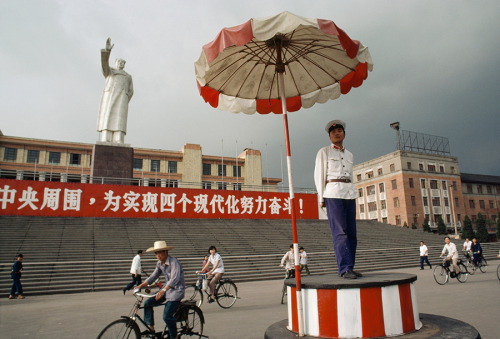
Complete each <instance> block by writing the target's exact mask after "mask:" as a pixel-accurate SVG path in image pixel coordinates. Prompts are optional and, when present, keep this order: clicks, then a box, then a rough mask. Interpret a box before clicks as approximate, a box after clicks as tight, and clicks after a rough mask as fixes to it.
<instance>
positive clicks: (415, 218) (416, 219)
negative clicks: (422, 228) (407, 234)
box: [413, 214, 418, 226]
mask: <svg viewBox="0 0 500 339" xmlns="http://www.w3.org/2000/svg"><path fill="white" fill-rule="evenodd" d="M413 223H414V224H415V226H416V225H418V214H414V215H413Z"/></svg>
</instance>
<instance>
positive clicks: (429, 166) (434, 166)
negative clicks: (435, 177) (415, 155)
mask: <svg viewBox="0 0 500 339" xmlns="http://www.w3.org/2000/svg"><path fill="white" fill-rule="evenodd" d="M427 170H428V171H429V172H436V165H434V164H428V165H427Z"/></svg>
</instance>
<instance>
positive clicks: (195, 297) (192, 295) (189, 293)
mask: <svg viewBox="0 0 500 339" xmlns="http://www.w3.org/2000/svg"><path fill="white" fill-rule="evenodd" d="M183 300H188V301H194V302H196V306H198V307H201V305H202V304H203V293H202V292H201V291H200V290H199V289H198V288H197V287H196V285H187V286H186V290H185V292H184V299H183Z"/></svg>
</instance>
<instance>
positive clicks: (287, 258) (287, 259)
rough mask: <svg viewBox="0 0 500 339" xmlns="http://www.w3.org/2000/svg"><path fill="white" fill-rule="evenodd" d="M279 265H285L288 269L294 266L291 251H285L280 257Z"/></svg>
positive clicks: (293, 257)
mask: <svg viewBox="0 0 500 339" xmlns="http://www.w3.org/2000/svg"><path fill="white" fill-rule="evenodd" d="M281 266H285V268H286V269H288V270H292V269H293V268H294V267H295V256H294V254H293V253H292V251H288V252H286V253H285V255H284V256H283V258H281Z"/></svg>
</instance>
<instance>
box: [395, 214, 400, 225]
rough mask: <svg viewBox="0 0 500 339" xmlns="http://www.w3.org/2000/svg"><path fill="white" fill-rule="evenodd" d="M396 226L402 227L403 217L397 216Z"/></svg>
mask: <svg viewBox="0 0 500 339" xmlns="http://www.w3.org/2000/svg"><path fill="white" fill-rule="evenodd" d="M396 226H401V216H400V215H396Z"/></svg>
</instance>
